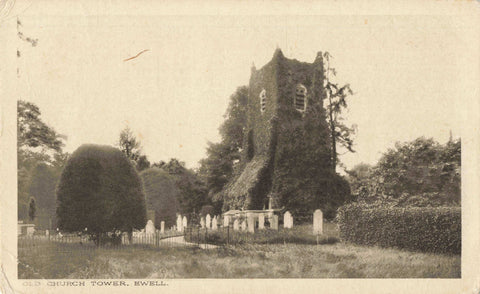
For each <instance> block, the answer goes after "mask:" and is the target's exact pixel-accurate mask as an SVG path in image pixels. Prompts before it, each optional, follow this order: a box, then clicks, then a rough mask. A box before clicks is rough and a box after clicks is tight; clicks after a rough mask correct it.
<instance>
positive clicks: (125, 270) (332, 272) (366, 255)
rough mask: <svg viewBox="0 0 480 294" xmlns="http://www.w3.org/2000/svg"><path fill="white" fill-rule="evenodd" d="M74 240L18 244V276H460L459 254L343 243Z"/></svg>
mask: <svg viewBox="0 0 480 294" xmlns="http://www.w3.org/2000/svg"><path fill="white" fill-rule="evenodd" d="M56 246H61V247H60V248H59V247H56ZM78 246H79V245H78V244H48V245H46V246H43V247H42V249H41V252H42V253H41V254H38V251H37V253H35V250H24V249H22V250H20V249H19V256H20V260H19V261H20V262H19V267H18V269H19V278H49V279H54V278H69V279H82V278H97V279H101V278H105V279H107V278H117V279H118V278H124V279H128V278H149V279H169V278H460V256H459V255H437V254H426V253H417V252H408V251H401V250H396V249H384V248H377V247H366V246H357V245H351V244H344V243H337V244H325V245H299V244H285V245H284V244H269V245H266V244H244V245H238V246H236V247H230V248H219V249H218V250H202V249H192V248H148V247H141V246H128V247H126V248H125V249H123V250H114V249H108V248H104V249H101V248H100V249H93V250H84V249H79V248H78ZM59 250H60V251H59ZM59 252H60V253H59Z"/></svg>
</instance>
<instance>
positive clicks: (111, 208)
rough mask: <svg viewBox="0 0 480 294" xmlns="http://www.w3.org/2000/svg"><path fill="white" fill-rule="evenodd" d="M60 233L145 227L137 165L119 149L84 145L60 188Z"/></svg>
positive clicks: (96, 234) (68, 166)
mask: <svg viewBox="0 0 480 294" xmlns="http://www.w3.org/2000/svg"><path fill="white" fill-rule="evenodd" d="M57 199H58V207H57V218H58V225H59V228H60V229H61V230H64V231H67V232H79V231H84V229H85V228H87V229H88V233H89V234H90V235H92V236H94V238H95V240H99V237H100V235H102V234H105V233H107V232H117V231H121V232H131V231H132V230H133V229H141V228H143V227H144V226H145V222H146V211H145V196H144V193H143V190H142V183H141V180H140V177H139V176H138V174H137V172H136V170H135V168H134V166H133V165H132V163H131V162H130V160H128V158H127V157H126V156H125V155H124V154H123V153H122V152H121V151H120V150H118V149H116V148H113V147H110V146H98V145H82V146H80V147H79V148H78V149H77V150H76V151H75V152H74V153H73V154H72V156H71V157H70V159H69V160H68V162H67V164H66V166H65V168H64V170H63V172H62V175H61V179H60V183H59V186H58V189H57Z"/></svg>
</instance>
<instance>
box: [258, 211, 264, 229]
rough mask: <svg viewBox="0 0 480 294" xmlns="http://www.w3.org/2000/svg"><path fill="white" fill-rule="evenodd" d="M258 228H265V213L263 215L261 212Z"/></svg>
mask: <svg viewBox="0 0 480 294" xmlns="http://www.w3.org/2000/svg"><path fill="white" fill-rule="evenodd" d="M258 228H259V229H260V230H262V229H264V228H265V215H263V214H260V215H259V216H258Z"/></svg>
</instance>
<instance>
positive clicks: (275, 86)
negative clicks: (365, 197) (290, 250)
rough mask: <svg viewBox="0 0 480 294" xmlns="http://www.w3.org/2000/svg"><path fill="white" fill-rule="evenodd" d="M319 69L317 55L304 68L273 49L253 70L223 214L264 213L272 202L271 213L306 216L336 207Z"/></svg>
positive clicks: (333, 176) (319, 60)
mask: <svg viewBox="0 0 480 294" xmlns="http://www.w3.org/2000/svg"><path fill="white" fill-rule="evenodd" d="M323 66H324V64H323V58H322V54H321V52H319V53H318V54H317V57H316V59H315V61H314V62H313V63H306V62H300V61H297V60H291V59H287V58H285V57H284V55H283V53H282V51H281V50H280V49H277V50H276V51H275V54H274V56H273V59H272V60H271V61H270V62H269V63H267V64H266V65H265V66H263V67H262V68H261V69H259V70H256V69H255V68H254V67H253V68H252V73H251V78H250V84H249V93H248V106H247V127H246V130H245V133H244V140H243V151H242V152H243V154H242V159H241V162H240V164H239V165H238V169H237V170H236V173H235V176H234V178H233V180H232V181H231V182H230V183H229V184H227V186H226V188H225V190H224V196H225V199H224V210H229V209H245V210H247V209H262V208H268V205H269V200H270V198H271V203H272V206H273V207H272V208H286V209H289V210H290V211H293V212H295V213H297V215H302V214H305V215H306V214H308V213H309V212H310V211H312V212H313V210H315V209H316V208H323V209H326V208H327V206H330V205H332V203H331V202H337V201H331V200H332V199H331V198H332V197H334V196H333V195H332V193H331V190H332V187H333V186H335V185H336V183H335V180H336V179H337V178H338V176H337V175H335V174H332V168H331V164H332V161H331V153H330V150H331V149H330V137H329V130H328V124H327V121H326V112H325V109H324V107H323V99H324V98H325V97H326V93H325V88H324V77H325V72H324V67H323ZM338 200H340V199H338ZM342 202H343V201H342ZM333 205H334V204H333Z"/></svg>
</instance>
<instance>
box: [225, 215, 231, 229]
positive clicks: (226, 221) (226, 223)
mask: <svg viewBox="0 0 480 294" xmlns="http://www.w3.org/2000/svg"><path fill="white" fill-rule="evenodd" d="M229 225H230V217H229V216H228V215H225V216H224V217H223V226H224V227H228V226H229Z"/></svg>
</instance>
